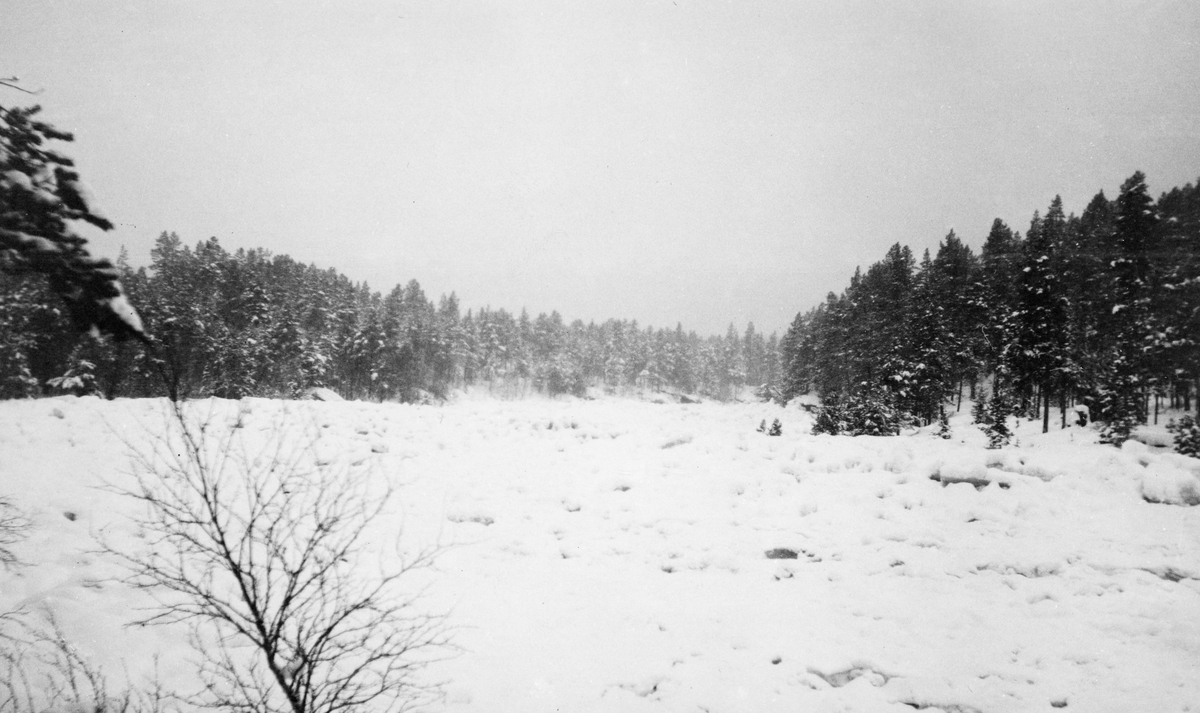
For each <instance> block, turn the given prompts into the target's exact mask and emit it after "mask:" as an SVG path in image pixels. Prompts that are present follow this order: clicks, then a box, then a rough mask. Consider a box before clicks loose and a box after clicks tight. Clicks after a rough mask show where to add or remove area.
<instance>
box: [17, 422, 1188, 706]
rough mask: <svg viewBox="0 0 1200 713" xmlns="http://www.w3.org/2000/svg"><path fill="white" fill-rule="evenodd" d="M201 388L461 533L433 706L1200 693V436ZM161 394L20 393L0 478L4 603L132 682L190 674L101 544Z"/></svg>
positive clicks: (429, 531) (448, 580)
mask: <svg viewBox="0 0 1200 713" xmlns="http://www.w3.org/2000/svg"><path fill="white" fill-rule="evenodd" d="M199 407H200V408H211V409H214V413H215V414H216V417H217V418H218V419H222V418H223V419H225V421H226V422H229V421H231V420H235V419H236V418H237V415H236V414H237V412H238V409H239V408H241V409H242V411H243V416H242V419H243V420H244V421H245V425H246V427H247V430H248V432H249V431H253V430H254V429H255V428H256V427H261V428H265V427H267V425H269V424H270V423H272V422H273V421H274V420H275V418H276V414H278V413H280V412H286V413H287V414H288V416H287V417H288V418H289V419H292V420H294V421H296V422H303V423H306V424H315V425H316V427H317V432H319V433H320V434H321V435H320V437H319V438H318V441H319V442H318V443H316V451H317V452H318V453H335V454H339V453H340V454H342V455H345V456H347V457H349V458H351V459H357V460H360V461H361V460H367V461H369V462H371V463H373V464H374V467H375V469H376V472H377V473H379V474H381V476H380V477H383V476H388V477H392V478H394V479H395V480H396V481H397V482H399V483H401V487H400V490H399V498H398V500H397V502H396V505H397V507H396V510H395V512H392V513H389V514H388V515H387V516H386V517H385V518H384V519H383V520H382V521H381V522H379V523H377V525H378V527H379V528H380V529H379V530H378V532H377V535H376V536H377V537H380V538H385V537H389V536H394V535H395V534H396V533H397V532H399V531H400V528H401V527H402V528H403V542H405V543H406V544H408V545H411V546H413V547H417V546H421V545H432V544H441V545H445V546H447V548H446V550H445V552H444V553H443V554H442V555H441V556H440V558H439V559H438V561H437V569H436V572H434V573H433V574H434V578H433V580H432V587H431V589H430V590H429V593H428V595H427V597H426V599H425V600H424V605H425V606H427V607H428V608H429V609H430V610H448V611H450V616H451V622H452V623H453V624H454V625H455V626H456V627H457V631H456V634H455V639H456V641H457V643H458V644H459V645H460V646H461V647H462V649H463V651H462V653H461V654H460V655H458V656H456V657H454V658H452V659H449V660H447V661H445V662H442V663H438V664H436V665H435V666H434V667H433V668H432V669H431V670H430V671H429V674H430V676H431V678H437V679H441V680H445V681H448V686H447V696H446V698H445V700H444V702H443V703H442V704H439V706H437V707H436V708H435V709H436V710H445V711H447V712H452V713H467V712H480V713H485V712H486V713H494V712H498V711H523V712H524V711H528V712H538V711H572V712H574V711H620V712H635V711H712V712H714V713H715V712H717V711H747V712H754V713H760V712H765V711H789V712H792V711H896V712H903V711H912V710H914V709H923V710H928V711H937V710H942V711H959V712H962V711H979V712H981V713H1003V712H1005V711H1013V712H1016V711H1038V710H1057V709H1060V708H1066V709H1067V710H1078V711H1088V712H1093V711H1137V710H1147V711H1149V710H1153V711H1187V710H1200V677H1198V676H1197V672H1200V508H1197V507H1187V506H1185V505H1182V504H1180V503H1183V502H1187V501H1189V500H1190V499H1192V498H1193V497H1194V496H1195V493H1196V492H1197V490H1198V489H1200V460H1196V459H1187V458H1184V457H1181V456H1177V455H1173V454H1170V453H1168V452H1166V451H1165V450H1163V449H1158V448H1153V447H1149V446H1146V445H1143V444H1141V443H1136V442H1131V443H1129V444H1127V445H1126V447H1125V448H1123V449H1120V450H1118V449H1115V448H1112V447H1108V446H1101V445H1097V444H1096V443H1095V438H1096V436H1095V432H1093V431H1091V430H1088V429H1081V428H1068V429H1066V430H1063V431H1058V430H1055V431H1052V432H1051V433H1050V434H1047V435H1045V436H1043V435H1042V434H1041V433H1040V423H1037V424H1022V426H1021V428H1020V430H1019V432H1018V436H1019V441H1020V445H1019V446H1017V447H1012V448H1008V449H1005V450H1002V451H988V450H985V449H984V448H983V445H984V439H983V436H982V435H981V434H980V433H979V432H978V431H977V430H976V429H975V428H974V427H972V426H970V425H969V417H968V416H967V414H968V413H969V409H968V408H967V406H964V407H963V411H962V413H961V414H959V415H956V417H955V418H954V420H953V421H952V425H953V426H954V438H952V439H951V440H941V439H938V438H936V437H935V436H933V435H932V434H931V433H919V434H915V435H910V436H905V437H899V438H890V439H882V438H869V437H861V438H846V437H829V436H812V435H810V433H809V431H810V426H811V420H810V417H809V416H808V415H807V414H806V413H804V412H803V411H801V410H798V409H782V408H779V407H777V406H772V405H745V404H742V405H716V404H707V403H706V404H691V405H679V404H673V403H664V404H657V403H651V402H648V401H639V400H633V399H627V400H597V401H569V402H564V401H549V400H526V401H517V402H501V401H489V400H472V399H463V400H460V401H458V402H456V403H453V404H450V405H447V406H441V407H437V406H402V405H394V404H382V405H381V404H364V403H350V402H345V403H317V402H306V403H296V402H289V403H284V402H272V401H264V400H249V401H246V402H242V403H241V404H240V405H239V404H238V403H236V402H220V401H213V402H208V403H202V404H199ZM163 409H164V405H163V403H162V402H158V401H116V402H104V401H101V400H98V399H75V398H62V399H49V400H38V401H9V402H3V403H0V495H4V494H8V495H9V496H11V498H12V499H13V500H14V501H15V503H16V504H17V505H19V506H20V507H22V508H23V509H24V510H25V511H26V512H28V513H29V514H30V515H31V517H32V520H33V524H34V528H33V529H32V531H31V533H30V537H29V538H28V539H27V540H26V541H25V542H24V543H22V544H20V545H18V546H17V548H16V550H17V553H18V554H19V555H20V556H21V557H22V558H23V559H24V560H25V561H26V562H27V563H28V565H27V566H26V567H24V568H22V569H20V570H18V571H16V572H0V583H2V586H0V611H4V610H11V609H13V608H15V607H18V606H27V607H29V606H34V605H39V604H46V605H49V606H51V607H52V608H53V609H54V610H55V611H56V612H57V615H58V617H59V619H60V621H61V622H62V624H63V626H64V628H65V629H66V630H67V632H68V633H69V634H70V635H71V636H72V638H73V639H75V641H76V642H77V644H78V646H79V649H80V651H81V652H83V653H84V654H86V655H87V656H89V657H91V658H92V659H93V660H95V661H98V662H100V663H102V664H103V665H104V666H105V668H106V670H108V671H109V672H110V673H113V674H115V675H116V677H117V678H122V676H123V674H121V672H122V671H128V672H130V673H129V676H130V677H131V678H133V679H138V678H139V677H140V675H141V674H142V673H143V672H145V671H147V670H149V669H150V668H151V667H152V664H151V662H152V661H153V659H154V656H155V655H156V654H158V655H160V657H161V660H160V662H159V664H158V665H159V672H160V676H162V677H163V678H164V679H165V680H166V681H167V682H168V683H171V684H174V685H180V684H184V683H186V681H187V680H188V675H189V674H188V671H189V669H188V668H187V663H186V659H187V657H188V656H189V654H188V648H187V644H186V641H185V639H184V637H183V636H182V635H181V633H180V632H179V631H177V630H172V629H167V628H155V627H150V628H132V629H131V628H123V626H122V625H123V624H125V623H126V622H128V621H130V620H132V619H134V618H136V617H137V616H138V613H139V612H138V611H137V607H139V606H141V605H143V604H144V603H145V601H144V600H143V599H142V598H141V597H142V596H143V595H141V594H139V593H137V592H134V591H131V590H130V589H129V588H127V587H126V586H125V585H123V584H120V583H119V582H116V581H113V579H112V577H114V576H115V575H116V574H118V573H119V570H118V568H117V567H116V565H115V564H114V563H113V562H110V561H108V560H107V559H106V558H105V556H103V555H99V554H96V553H95V548H96V545H95V539H94V538H95V536H96V535H97V534H98V533H102V532H107V533H109V534H110V536H112V534H113V533H117V534H120V533H121V532H123V531H125V530H127V529H128V528H129V524H128V523H129V519H128V518H129V515H131V514H136V513H135V511H136V506H135V505H133V504H131V503H130V502H128V501H126V500H124V499H122V498H121V497H120V496H118V495H115V494H113V493H111V492H109V491H106V490H103V489H100V488H99V487H98V486H100V485H102V484H103V483H105V482H108V483H112V484H116V485H120V484H121V483H126V482H128V478H129V477H130V476H129V474H128V466H127V461H128V455H127V448H128V446H127V445H126V444H125V443H123V441H128V442H130V443H133V444H135V445H136V444H138V443H142V442H144V440H145V439H146V438H148V433H149V432H154V431H155V430H157V429H159V428H161V423H162V418H163V416H162V413H163ZM775 418H779V419H780V420H781V421H782V423H783V434H782V436H780V437H769V436H767V435H765V434H762V433H758V432H756V430H755V429H756V428H757V426H758V425H759V423H760V422H761V421H762V420H764V419H765V420H766V421H767V423H768V424H770V422H771V420H773V419H775ZM1149 440H1151V441H1153V439H1152V438H1151V439H1149ZM1147 499H1149V500H1156V501H1165V502H1166V503H1173V504H1160V503H1152V502H1148V501H1147Z"/></svg>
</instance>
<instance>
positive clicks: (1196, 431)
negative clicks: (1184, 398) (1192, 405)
mask: <svg viewBox="0 0 1200 713" xmlns="http://www.w3.org/2000/svg"><path fill="white" fill-rule="evenodd" d="M1167 430H1168V431H1170V432H1171V433H1172V434H1174V436H1175V439H1174V440H1175V452H1176V453H1182V454H1183V455H1185V456H1191V457H1193V458H1200V423H1198V422H1197V421H1196V419H1194V418H1192V417H1191V416H1184V417H1183V418H1181V419H1179V420H1178V421H1174V420H1172V421H1171V422H1170V423H1168V424H1167Z"/></svg>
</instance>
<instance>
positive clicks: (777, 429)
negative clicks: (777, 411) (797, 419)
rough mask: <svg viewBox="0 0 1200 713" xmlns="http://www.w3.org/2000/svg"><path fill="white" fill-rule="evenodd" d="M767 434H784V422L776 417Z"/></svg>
mask: <svg viewBox="0 0 1200 713" xmlns="http://www.w3.org/2000/svg"><path fill="white" fill-rule="evenodd" d="M767 435H768V436H782V435H783V424H782V423H780V422H779V419H775V421H774V422H773V423H772V424H771V430H769V431H767Z"/></svg>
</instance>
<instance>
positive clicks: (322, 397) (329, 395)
mask: <svg viewBox="0 0 1200 713" xmlns="http://www.w3.org/2000/svg"><path fill="white" fill-rule="evenodd" d="M304 398H306V399H312V400H313V401H345V399H343V398H342V397H341V396H338V395H337V392H335V391H333V390H332V389H327V388H325V387H323V386H314V387H313V388H311V389H307V390H306V391H305V392H304Z"/></svg>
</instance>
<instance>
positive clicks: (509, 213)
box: [0, 0, 1200, 333]
mask: <svg viewBox="0 0 1200 713" xmlns="http://www.w3.org/2000/svg"><path fill="white" fill-rule="evenodd" d="M1198 68H1200V3H1197V2H1195V1H1194V0H1184V1H1180V2H1139V3H1134V2H1124V3H1098V2H1073V3H1046V2H1036V3H1035V2H1029V3H1013V2H1003V3H998V2H997V3H962V2H949V1H947V2H905V3H900V2H864V3H848V2H820V3H805V2H778V3H776V2H749V1H742V2H704V3H697V2H691V1H689V0H674V1H672V0H666V1H665V2H615V1H612V0H605V1H603V2H589V3H582V2H580V3H572V2H565V3H564V2H529V3H523V2H504V3H446V2H355V3H340V2H319V3H315V2H287V3H245V2H203V3H201V2H194V3H177V2H162V1H161V0H155V1H154V2H129V1H122V2H119V3H101V2H39V1H32V0H23V1H22V2H20V3H16V2H13V3H9V4H8V6H7V7H6V8H5V10H4V12H3V21H0V76H11V75H16V76H19V77H20V78H21V79H22V80H23V82H24V84H25V85H26V86H29V87H33V88H41V89H43V90H44V93H43V94H42V95H41V96H40V97H38V98H37V101H38V102H39V103H41V104H43V105H44V106H45V107H46V114H45V116H46V117H47V118H48V119H49V120H51V121H53V122H54V123H56V124H58V125H59V126H60V127H61V128H65V129H69V130H73V131H75V132H76V133H77V141H76V144H75V145H74V146H73V147H72V148H71V153H72V155H73V156H75V157H76V158H77V159H78V161H79V163H80V166H81V168H82V171H83V175H84V178H85V179H86V180H87V181H88V183H89V184H90V185H91V187H92V189H93V191H94V192H95V194H96V195H97V197H98V199H99V200H100V203H101V205H102V206H103V208H104V209H105V211H106V213H107V214H108V215H109V217H110V218H112V219H113V220H114V222H117V223H119V224H120V225H119V227H118V229H117V230H116V231H114V232H113V233H112V234H109V235H106V236H102V237H98V238H96V239H95V242H94V244H95V248H96V251H97V252H99V253H101V254H107V255H110V256H115V255H116V252H117V250H118V249H119V246H120V245H121V244H124V245H126V246H128V248H129V250H130V252H131V255H132V258H133V260H134V262H135V263H144V262H146V261H147V260H148V256H149V249H150V246H151V244H152V243H153V240H154V238H155V237H156V236H157V235H158V233H159V232H160V231H162V230H174V231H176V232H178V233H179V234H180V236H181V237H182V238H183V239H184V240H185V241H186V242H188V243H195V242H196V241H198V240H201V239H204V238H207V237H209V236H213V235H215V236H217V237H218V238H219V239H220V240H221V242H222V244H223V245H225V246H226V247H227V248H229V249H236V248H238V247H265V248H267V249H269V250H271V251H273V252H276V253H287V254H290V255H292V256H293V257H295V258H297V259H299V260H302V261H305V262H316V263H317V264H318V265H320V266H321V267H335V268H337V269H338V270H340V271H341V272H343V273H345V274H346V275H347V276H349V277H350V278H351V279H355V280H367V281H369V282H370V284H371V286H372V287H373V288H374V289H377V290H384V291H386V290H387V289H390V288H391V286H392V285H394V284H395V283H397V282H407V281H408V280H409V279H412V278H416V279H417V280H419V281H420V282H421V284H422V286H423V287H424V288H425V290H426V292H427V293H428V294H430V295H431V296H433V297H435V298H436V296H437V295H439V294H441V293H443V292H449V291H451V290H453V291H457V292H458V294H459V296H460V297H461V298H462V299H463V304H464V307H478V306H480V305H486V304H491V305H492V306H494V307H505V308H507V309H510V310H518V311H519V310H520V309H521V308H522V307H527V308H528V309H529V310H530V312H531V313H537V312H540V311H549V310H551V309H557V310H559V311H560V312H561V313H562V314H563V316H564V317H566V318H567V319H574V318H581V319H584V320H593V319H595V320H601V319H605V318H608V317H622V318H633V319H638V320H639V321H640V322H641V323H642V324H643V325H645V324H654V325H658V326H669V327H673V326H674V324H675V322H676V321H682V322H683V323H684V325H685V326H686V327H689V328H694V329H697V330H698V331H700V332H702V333H714V332H723V331H724V328H725V326H726V325H727V324H729V323H730V322H736V323H737V324H738V326H739V328H742V327H744V324H745V322H746V321H748V320H752V321H754V322H755V324H756V325H757V326H758V327H759V328H760V329H763V330H766V331H771V330H780V331H782V330H783V329H784V328H786V325H787V323H788V322H789V321H790V320H791V318H792V317H793V316H794V315H795V313H796V312H797V311H798V310H801V309H806V308H808V307H810V306H812V305H813V304H815V303H816V302H817V301H819V300H820V299H822V298H823V296H824V294H825V293H826V292H828V291H830V290H834V291H837V290H841V289H842V288H843V287H844V286H845V283H846V281H847V279H848V278H849V275H850V273H851V272H852V271H853V269H854V267H855V266H856V265H860V264H861V265H864V266H865V265H866V264H869V263H871V262H873V261H875V260H878V259H879V258H881V257H882V256H883V253H884V251H885V250H886V248H887V246H888V245H890V244H892V243H894V242H902V243H906V244H908V245H910V246H912V247H913V249H914V250H915V251H917V252H918V254H919V252H920V251H921V250H922V249H924V248H926V247H933V246H936V244H937V242H938V241H939V240H940V239H941V238H942V237H943V236H944V235H945V234H946V232H947V231H948V230H949V229H950V228H954V229H955V231H956V232H957V233H958V234H959V235H960V236H962V237H963V238H964V239H965V240H966V241H967V242H968V243H969V244H971V245H973V246H975V247H976V248H978V246H979V245H980V244H981V242H982V239H983V237H984V236H985V235H986V232H987V229H988V227H989V226H990V224H991V221H992V219H993V218H995V217H1000V218H1003V219H1004V220H1005V221H1007V222H1009V224H1010V225H1012V226H1013V227H1015V228H1017V229H1020V230H1022V231H1023V230H1024V229H1025V227H1026V226H1027V224H1028V219H1029V217H1030V215H1031V214H1032V212H1033V210H1035V209H1041V210H1043V211H1044V210H1045V207H1046V206H1048V205H1049V203H1050V201H1051V199H1052V198H1053V197H1054V195H1055V194H1056V193H1061V194H1062V196H1063V200H1064V201H1065V203H1066V207H1067V209H1068V211H1075V212H1079V211H1080V210H1082V209H1083V206H1084V205H1085V204H1086V201H1087V200H1088V199H1089V198H1090V197H1091V196H1092V195H1093V194H1094V193H1095V192H1096V191H1097V190H1100V189H1104V190H1105V191H1106V193H1108V195H1109V196H1113V195H1115V193H1116V189H1117V186H1119V185H1120V183H1121V181H1122V180H1124V179H1125V178H1126V177H1128V176H1129V175H1130V174H1131V173H1133V171H1135V170H1138V169H1140V170H1143V171H1145V172H1146V173H1147V175H1148V177H1149V182H1150V186H1151V189H1152V191H1154V192H1155V193H1157V192H1159V191H1162V190H1166V189H1169V188H1170V187H1172V186H1175V185H1180V184H1183V183H1186V182H1190V181H1195V180H1196V178H1197V177H1198V176H1200V91H1197V89H1196V86H1197V80H1198V79H1200V70H1198ZM28 101H29V98H28V97H25V96H23V95H19V94H17V93H15V92H12V91H11V90H5V89H0V103H5V104H9V105H11V104H19V103H27V102H28Z"/></svg>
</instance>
